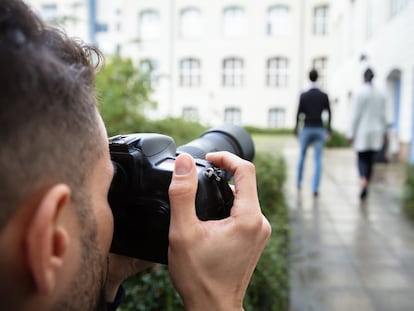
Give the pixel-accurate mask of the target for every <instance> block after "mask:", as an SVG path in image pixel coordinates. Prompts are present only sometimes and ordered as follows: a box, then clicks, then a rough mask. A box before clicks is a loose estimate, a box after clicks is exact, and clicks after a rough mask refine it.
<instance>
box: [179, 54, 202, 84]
mask: <svg viewBox="0 0 414 311" xmlns="http://www.w3.org/2000/svg"><path fill="white" fill-rule="evenodd" d="M200 84H201V77H200V61H199V60H198V59H195V58H185V59H182V60H181V61H180V86H188V87H195V86H200Z"/></svg>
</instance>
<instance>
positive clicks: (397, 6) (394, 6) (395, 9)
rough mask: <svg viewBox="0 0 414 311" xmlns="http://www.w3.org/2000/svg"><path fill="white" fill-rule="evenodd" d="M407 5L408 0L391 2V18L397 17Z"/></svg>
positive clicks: (393, 0) (392, 0)
mask: <svg viewBox="0 0 414 311" xmlns="http://www.w3.org/2000/svg"><path fill="white" fill-rule="evenodd" d="M407 4H408V0H391V3H390V6H391V8H390V9H391V11H390V13H391V16H394V15H397V14H398V13H399V12H401V11H402V10H403V9H404V7H405V6H406V5H407Z"/></svg>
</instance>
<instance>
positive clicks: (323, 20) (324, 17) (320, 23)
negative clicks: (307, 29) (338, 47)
mask: <svg viewBox="0 0 414 311" xmlns="http://www.w3.org/2000/svg"><path fill="white" fill-rule="evenodd" d="M328 23H329V7H328V6H327V5H322V6H317V7H315V9H314V10H313V34H314V35H317V36H326V35H327V34H328Z"/></svg>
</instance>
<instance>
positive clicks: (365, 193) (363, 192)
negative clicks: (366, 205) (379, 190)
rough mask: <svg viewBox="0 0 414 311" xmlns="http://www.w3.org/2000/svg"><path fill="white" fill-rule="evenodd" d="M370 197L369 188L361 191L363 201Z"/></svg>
mask: <svg viewBox="0 0 414 311" xmlns="http://www.w3.org/2000/svg"><path fill="white" fill-rule="evenodd" d="M367 195H368V188H367V187H363V188H362V190H361V193H360V194H359V198H360V199H361V200H365V199H366V198H367Z"/></svg>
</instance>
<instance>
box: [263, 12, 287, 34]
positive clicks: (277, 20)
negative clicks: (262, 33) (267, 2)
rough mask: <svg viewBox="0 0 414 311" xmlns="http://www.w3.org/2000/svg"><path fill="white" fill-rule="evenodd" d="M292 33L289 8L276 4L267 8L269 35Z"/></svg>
mask: <svg viewBox="0 0 414 311" xmlns="http://www.w3.org/2000/svg"><path fill="white" fill-rule="evenodd" d="M289 33H290V17H289V8H288V7H287V6H286V5H276V6H273V7H271V8H269V9H268V10H267V35H268V36H278V35H288V34H289Z"/></svg>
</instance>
